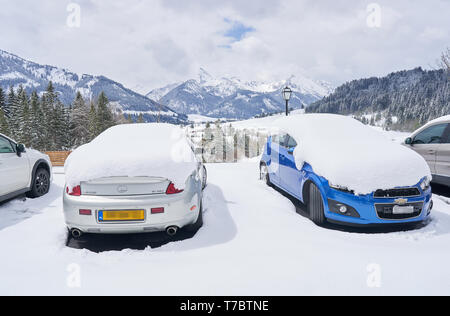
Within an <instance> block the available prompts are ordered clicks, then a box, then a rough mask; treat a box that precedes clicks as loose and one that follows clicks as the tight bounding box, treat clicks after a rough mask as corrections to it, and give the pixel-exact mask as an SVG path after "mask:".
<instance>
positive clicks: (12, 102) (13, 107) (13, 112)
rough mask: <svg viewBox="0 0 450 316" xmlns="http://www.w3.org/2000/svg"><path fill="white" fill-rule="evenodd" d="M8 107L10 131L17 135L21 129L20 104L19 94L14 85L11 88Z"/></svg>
mask: <svg viewBox="0 0 450 316" xmlns="http://www.w3.org/2000/svg"><path fill="white" fill-rule="evenodd" d="M7 107H8V109H9V115H7V117H8V125H9V131H10V133H11V134H12V135H17V133H18V129H19V122H18V112H19V104H18V98H17V95H16V93H15V91H14V88H13V87H12V86H11V87H10V88H9V94H8V102H7Z"/></svg>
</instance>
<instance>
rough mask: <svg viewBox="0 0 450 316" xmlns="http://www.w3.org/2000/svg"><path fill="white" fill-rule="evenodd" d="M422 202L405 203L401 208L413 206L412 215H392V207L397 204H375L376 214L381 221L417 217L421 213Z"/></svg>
mask: <svg viewBox="0 0 450 316" xmlns="http://www.w3.org/2000/svg"><path fill="white" fill-rule="evenodd" d="M423 204H424V203H423V202H415V203H407V204H405V205H401V206H414V213H412V214H394V206H396V205H397V204H375V208H376V210H377V214H378V217H379V218H382V219H394V220H395V219H408V218H414V217H418V216H419V215H420V214H421V213H422V209H423Z"/></svg>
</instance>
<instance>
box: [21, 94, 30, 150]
mask: <svg viewBox="0 0 450 316" xmlns="http://www.w3.org/2000/svg"><path fill="white" fill-rule="evenodd" d="M19 100H20V108H21V113H20V120H19V131H20V132H19V137H20V141H21V142H22V143H23V144H24V145H25V146H26V147H30V146H31V113H30V104H29V100H28V96H27V94H26V92H25V90H23V91H22V93H21V95H19Z"/></svg>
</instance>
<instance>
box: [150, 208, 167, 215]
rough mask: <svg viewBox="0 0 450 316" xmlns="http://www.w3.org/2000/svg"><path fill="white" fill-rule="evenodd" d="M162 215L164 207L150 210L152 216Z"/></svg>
mask: <svg viewBox="0 0 450 316" xmlns="http://www.w3.org/2000/svg"><path fill="white" fill-rule="evenodd" d="M162 213H164V207H158V208H152V214H162Z"/></svg>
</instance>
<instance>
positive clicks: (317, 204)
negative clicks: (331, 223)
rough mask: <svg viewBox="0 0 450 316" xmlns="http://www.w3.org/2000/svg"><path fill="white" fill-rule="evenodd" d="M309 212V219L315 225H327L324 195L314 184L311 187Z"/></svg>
mask: <svg viewBox="0 0 450 316" xmlns="http://www.w3.org/2000/svg"><path fill="white" fill-rule="evenodd" d="M308 211H309V217H310V218H311V220H312V221H313V222H314V223H315V224H317V225H323V224H324V223H325V221H326V220H325V212H324V206H323V200H322V194H321V193H320V190H319V188H318V187H317V186H316V185H315V184H314V183H311V185H310V186H309V200H308Z"/></svg>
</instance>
